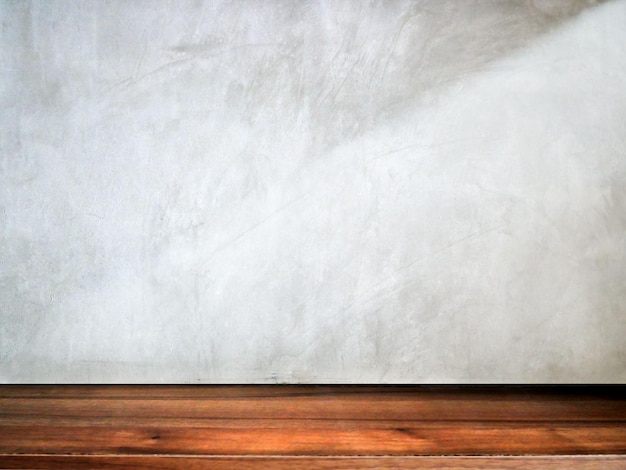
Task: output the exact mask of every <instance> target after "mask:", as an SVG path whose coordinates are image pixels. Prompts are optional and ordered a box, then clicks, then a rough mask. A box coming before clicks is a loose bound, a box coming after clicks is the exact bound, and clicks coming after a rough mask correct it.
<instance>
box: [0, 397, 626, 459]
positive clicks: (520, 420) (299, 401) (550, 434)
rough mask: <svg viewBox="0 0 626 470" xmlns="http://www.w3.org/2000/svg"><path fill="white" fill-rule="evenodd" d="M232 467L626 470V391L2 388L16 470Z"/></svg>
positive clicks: (2, 414)
mask: <svg viewBox="0 0 626 470" xmlns="http://www.w3.org/2000/svg"><path fill="white" fill-rule="evenodd" d="M503 455H509V456H518V458H512V457H508V458H507V459H505V460H503V457H502V456H503ZM585 455H587V456H589V457H584V458H583V456H585ZM225 456H231V459H232V458H234V457H235V456H238V457H237V459H238V460H237V462H239V463H237V465H236V466H237V467H238V468H252V467H254V468H260V466H261V465H263V466H264V468H304V467H305V465H306V468H312V467H317V468H392V467H393V468H458V469H466V468H479V467H475V466H474V467H473V466H472V465H478V464H480V465H482V464H483V461H480V460H476V457H470V456H483V457H484V456H492V458H489V459H486V460H484V464H485V465H484V466H482V467H480V468H547V469H551V468H590V469H591V468H594V469H595V468H609V469H613V468H621V469H626V461H625V460H624V459H625V458H626V387H561V388H558V387H557V388H532V387H531V388H529V387H526V388H520V387H508V388H502V387H473V388H459V387H372V386H370V387H314V386H307V387H300V386H274V387H251V386H243V387H240V386H233V387H224V386H219V387H216V386H208V387H193V386H185V387H183V386H181V387H156V386H144V387H133V386H123V387H117V386H102V387H85V386H69V387H68V386H36V387H24V386H0V467H2V468H26V467H28V468H87V467H89V468H112V467H114V466H116V467H119V466H123V467H127V468H133V467H134V468H226V466H227V465H230V467H229V468H233V467H232V466H233V465H234V464H233V461H232V460H228V459H227V458H226V457H225ZM261 456H266V457H263V458H261ZM324 456H326V457H325V458H322V457H324ZM346 456H350V458H346ZM374 456H376V457H378V458H377V459H375V460H372V457H374ZM389 456H395V457H394V458H391V457H389ZM416 456H421V457H419V458H418V457H416ZM432 456H440V457H438V458H434V457H432ZM548 456H552V457H550V458H548ZM566 456H567V458H565V457H566ZM365 457H366V458H365ZM363 458H365V459H363ZM494 459H495V460H494ZM533 459H534V460H533ZM572 459H573V460H572ZM498 461H502V462H503V463H502V465H505V464H506V465H508V466H502V465H500V466H499V467H498V466H497V465H498V464H496V463H494V462H498ZM376 462H378V463H376ZM520 462H526V464H522V463H520ZM572 462H576V466H572V465H573V464H572ZM600 463H602V466H599V465H600ZM435 464H436V465H438V466H437V467H435V466H434V465H435ZM37 465H40V466H39V467H38V466H37ZM45 465H47V466H45ZM178 465H180V467H179V466H178ZM242 465H243V466H242ZM246 465H247V467H246ZM268 465H269V467H268ZM385 465H387V467H385ZM429 465H430V466H429ZM445 465H448V466H445ZM468 465H469V466H468ZM489 465H491V467H490V466H489ZM532 465H535V466H534V467H533V466H532Z"/></svg>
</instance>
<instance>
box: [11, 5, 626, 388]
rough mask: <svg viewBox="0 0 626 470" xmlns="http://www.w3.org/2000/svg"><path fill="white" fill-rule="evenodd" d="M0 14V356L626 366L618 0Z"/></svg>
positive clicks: (275, 369)
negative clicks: (602, 0) (0, 24)
mask: <svg viewBox="0 0 626 470" xmlns="http://www.w3.org/2000/svg"><path fill="white" fill-rule="evenodd" d="M0 19H1V23H2V29H1V38H0V67H1V69H0V242H1V244H0V380H1V381H4V382H66V381H70V382H183V383H197V382H212V383H223V382H256V383H274V382H297V383H303V382H304V383H308V382H323V383H346V382H381V383H405V382H415V383H421V382H619V381H626V340H625V338H626V1H624V0H614V1H606V2H594V1H576V0H535V1H533V0H527V1H524V0H518V1H515V0H512V1H504V0H499V1H498V0H469V1H468V0H423V1H412V2H411V1H395V0H392V1H380V2H367V1H361V0H340V1H323V0H322V1H302V2H300V1H283V0H265V1H261V0H258V1H230V2H227V1H208V0H207V1H191V0H189V1H164V0H156V1H152V0H150V1H149V0H132V1H104V0H91V1H72V0H70V1H65V0H63V1H61V0H59V1H48V0H38V1H19V0H16V1H10V0H2V1H0Z"/></svg>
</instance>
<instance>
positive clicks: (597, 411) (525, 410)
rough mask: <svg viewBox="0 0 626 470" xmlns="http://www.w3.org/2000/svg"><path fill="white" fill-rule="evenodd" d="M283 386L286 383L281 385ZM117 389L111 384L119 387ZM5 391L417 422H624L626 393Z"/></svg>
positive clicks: (124, 405)
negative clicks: (104, 394)
mask: <svg viewBox="0 0 626 470" xmlns="http://www.w3.org/2000/svg"><path fill="white" fill-rule="evenodd" d="M278 388H280V387H278ZM114 391H115V389H112V392H114ZM140 397H141V394H140V393H136V394H135V396H134V398H129V397H127V396H123V397H122V396H120V397H113V398H93V397H87V398H85V397H84V396H83V395H82V394H81V395H78V396H76V397H74V398H71V397H66V396H64V397H58V398H49V397H38V398H36V399H35V398H22V397H14V398H8V397H5V398H0V419H5V418H7V417H13V418H19V419H28V418H29V417H39V418H43V417H48V418H59V419H61V418H63V419H71V418H80V419H82V418H98V417H108V418H116V417H126V418H129V419H145V418H148V419H152V418H181V417H184V418H186V419H241V418H246V419H312V418H315V419H326V420H358V419H361V420H417V421H438V422H441V421H463V420H471V421H553V422H557V421H572V420H576V421H622V420H626V400H624V399H619V398H618V397H614V396H608V397H607V396H601V395H598V396H595V397H594V396H588V395H568V396H566V397H562V398H561V399H560V400H559V399H555V398H554V396H553V395H547V396H546V395H545V394H542V393H535V394H529V393H526V394H507V395H505V396H502V395H500V394H498V393H497V392H496V391H492V392H489V393H482V394H469V395H468V396H464V395H463V394H458V393H456V394H442V393H440V394H433V393H428V392H422V391H420V390H416V391H414V392H413V393H410V392H408V391H405V392H402V393H389V392H369V393H347V392H343V393H340V394H337V395H328V394H323V395H316V394H315V393H311V392H309V394H308V395H305V396H301V395H290V396H284V395H280V394H278V395H277V396H271V395H270V396H264V397H258V396H250V397H238V396H237V397H228V396H226V397H224V396H222V395H219V396H218V397H216V396H215V395H213V394H211V393H210V390H208V391H207V394H206V396H204V397H203V396H201V395H198V396H197V397H196V398H176V399H168V398H167V396H165V397H164V398H158V399H156V398H140Z"/></svg>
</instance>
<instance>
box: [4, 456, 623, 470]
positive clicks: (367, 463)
mask: <svg viewBox="0 0 626 470" xmlns="http://www.w3.org/2000/svg"><path fill="white" fill-rule="evenodd" d="M0 460H1V461H2V463H3V468H7V469H13V468H31V469H68V470H71V469H85V468H92V469H120V468H126V469H129V468H132V469H137V470H150V469H153V470H172V469H187V470H233V469H237V470H261V469H263V470H310V469H320V470H360V469H364V470H365V469H380V470H396V469H398V470H413V469H415V470H417V469H422V470H439V469H441V470H565V469H567V470H572V469H573V470H624V468H626V457H624V456H604V455H596V456H576V457H572V456H559V457H539V456H529V457H510V456H508V457H507V456H501V457H373V458H372V457H348V458H346V457H236V458H233V457H187V456H139V457H137V456H119V455H106V456H80V455H72V456H67V455H64V456H57V455H44V456H42V455H16V456H2V455H0Z"/></svg>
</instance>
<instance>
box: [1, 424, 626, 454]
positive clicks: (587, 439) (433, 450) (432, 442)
mask: <svg viewBox="0 0 626 470" xmlns="http://www.w3.org/2000/svg"><path fill="white" fill-rule="evenodd" d="M0 435H1V436H3V437H2V438H1V439H0V453H7V454H9V453H41V454H49V453H62V454H86V453H91V454H116V453H121V454H192V455H503V454H504V455H532V454H539V455H558V454H622V453H626V427H625V426H622V425H614V424H613V425H597V424H594V425H589V424H585V425H580V424H570V425H562V424H559V425H551V424H550V425H537V424H532V425H523V424H514V423H513V424H510V423H509V424H507V425H504V426H502V425H498V424H493V425H487V424H476V423H470V424H467V423H458V424H453V425H445V424H435V425H430V426H428V425H419V424H417V423H416V424H414V425H413V426H411V427H408V428H397V429H363V428H359V427H356V428H354V429H330V428H325V427H323V426H321V427H320V426H316V427H307V428H300V429H268V428H249V429H232V428H182V427H179V428H131V427H124V428H117V427H91V426H76V427H70V426H64V427H55V426H2V427H0Z"/></svg>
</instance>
